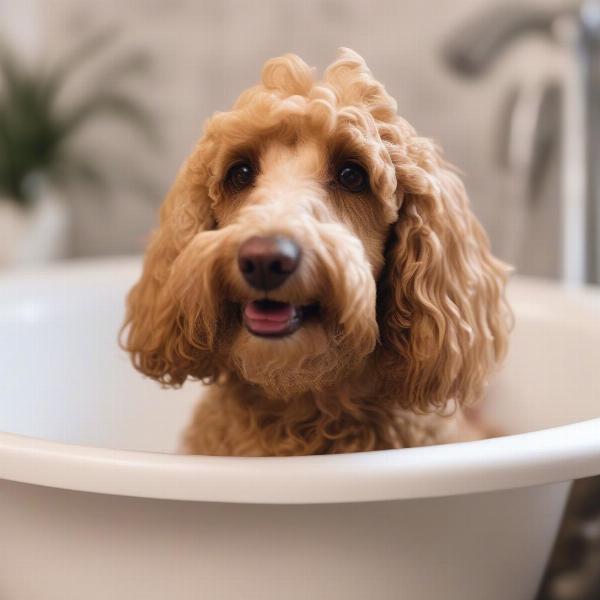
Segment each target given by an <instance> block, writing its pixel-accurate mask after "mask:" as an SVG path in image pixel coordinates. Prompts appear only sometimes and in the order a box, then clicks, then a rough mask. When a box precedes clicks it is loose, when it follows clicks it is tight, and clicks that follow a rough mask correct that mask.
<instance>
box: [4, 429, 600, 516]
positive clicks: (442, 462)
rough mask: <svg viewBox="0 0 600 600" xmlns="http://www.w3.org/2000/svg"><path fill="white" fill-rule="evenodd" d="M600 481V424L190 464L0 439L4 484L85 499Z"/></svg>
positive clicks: (401, 495)
mask: <svg viewBox="0 0 600 600" xmlns="http://www.w3.org/2000/svg"><path fill="white" fill-rule="evenodd" d="M597 474H600V418H596V419H590V420H588V421H581V422H578V423H573V424H570V425H563V426H560V427H553V428H550V429H544V430H540V431H534V432H528V433H522V434H516V435H509V436H504V437H500V438H494V439H488V440H480V441H475V442H464V443H458V444H450V445H446V446H429V447H421V448H406V449H401V450H380V451H374V452H363V453H353V454H339V455H325V456H294V457H266V458H263V457H261V458H246V457H244V458H241V457H218V456H185V455H175V454H160V453H154V452H141V451H131V450H113V449H108V448H95V447H92V446H77V445H71V444H64V443H59V442H51V441H47V440H43V439H38V438H32V437H28V436H21V435H16V434H10V433H0V479H7V480H10V481H16V482H20V483H28V484H34V485H42V486H46V487H53V488H60V489H68V490H74V491H80V492H94V493H101V494H111V495H117V496H134V497H141V498H157V499H164V500H187V501H200V502H227V503H242V504H325V503H352V502H371V501H382V500H403V499H411V498H432V497H439V496H454V495H460V494H473V493H481V492H491V491H496V490H504V489H514V488H520V487H528V486H533V485H543V484H549V483H556V482H560V481H570V480H573V479H580V478H583V477H589V476H592V475H597Z"/></svg>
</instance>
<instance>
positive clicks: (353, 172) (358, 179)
mask: <svg viewBox="0 0 600 600" xmlns="http://www.w3.org/2000/svg"><path fill="white" fill-rule="evenodd" d="M337 181H338V183H339V184H340V185H341V186H342V187H343V188H344V189H346V190H348V191H349V192H354V193H358V192H363V191H364V190H366V189H367V187H368V186H369V177H368V175H367V172H366V171H365V170H364V169H363V168H362V167H361V166H360V165H359V164H357V163H344V164H343V165H342V166H341V167H340V168H339V169H338V171H337Z"/></svg>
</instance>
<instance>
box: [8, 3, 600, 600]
mask: <svg viewBox="0 0 600 600" xmlns="http://www.w3.org/2000/svg"><path fill="white" fill-rule="evenodd" d="M582 15H584V17H585V19H584V18H583V17H582ZM584 21H585V25H582V23H583V22H584ZM598 30H600V9H598V7H597V5H596V4H595V3H594V2H588V3H587V4H585V5H579V4H577V3H569V4H565V3H564V2H562V3H560V2H551V1H550V0H546V1H541V0H540V1H538V2H533V1H525V0H523V1H522V2H518V3H514V4H511V3H507V2H504V0H370V1H369V2H367V1H366V0H304V1H303V2H295V1H292V0H261V1H257V0H254V1H250V0H224V1H219V0H129V1H126V2H124V1H123V0H103V1H102V2H91V1H83V0H44V1H42V0H19V2H15V1H14V0H0V269H11V268H16V267H19V266H23V265H36V264H42V263H46V262H50V261H56V260H61V259H70V258H76V257H90V256H101V255H116V254H119V255H121V254H137V253H141V252H142V250H143V248H144V245H145V242H146V239H147V235H148V233H149V231H150V230H151V229H152V228H153V226H154V225H155V222H156V217H157V208H158V206H159V204H160V202H161V200H162V198H163V196H164V194H165V192H166V191H167V189H168V187H169V185H170V183H171V182H172V180H173V179H174V176H175V173H176V171H177V169H178V167H179V165H180V163H181V162H182V161H183V159H184V158H185V157H186V156H187V154H188V153H189V152H190V150H191V148H192V147H193V145H194V143H195V141H196V140H197V138H198V137H199V135H200V132H201V129H202V124H203V121H204V120H205V119H206V118H207V117H208V116H209V115H211V113H213V112H214V111H215V110H223V109H227V108H228V107H229V106H230V105H231V104H232V102H233V101H234V100H235V98H236V97H237V96H238V94H239V93H240V92H241V91H242V90H243V89H245V88H246V87H248V86H249V85H252V84H253V83H255V82H256V81H257V79H258V77H259V74H260V69H261V66H262V64H263V62H264V61H265V60H266V59H268V58H270V57H272V56H276V55H279V54H282V53H285V52H295V53H298V54H299V55H300V56H302V57H303V58H304V59H305V60H306V61H307V62H308V63H309V64H311V65H314V66H316V67H317V68H318V69H319V70H322V69H323V68H324V67H326V66H327V64H328V63H329V62H330V61H331V60H332V59H333V58H334V56H335V52H336V48H337V47H338V46H342V45H343V46H349V47H351V48H353V49H354V50H356V51H358V52H359V53H360V54H362V55H363V56H364V57H365V59H366V60H367V63H368V64H369V66H370V68H371V69H372V71H373V72H374V74H375V76H376V77H377V78H378V79H380V80H381V81H382V82H384V83H385V85H386V87H387V89H388V91H389V92H390V93H391V94H392V95H393V96H394V97H395V98H396V99H397V100H398V104H399V112H400V114H401V115H403V116H404V117H406V118H407V119H408V120H409V121H410V122H412V123H413V125H415V127H416V128H417V130H418V131H419V132H420V133H421V134H422V135H426V136H430V137H433V138H434V139H435V140H436V141H437V142H438V143H439V144H440V145H441V146H442V147H443V148H444V150H445V154H446V156H447V158H448V159H449V160H450V161H451V162H453V163H454V164H456V165H458V166H459V167H460V169H461V170H462V172H463V173H464V179H465V181H466V185H467V189H468V191H469V193H470V197H471V201H472V204H473V209H474V211H475V213H476V214H477V215H478V217H479V218H480V220H481V221H482V223H483V225H484V226H485V228H486V229H487V231H488V232H489V235H490V238H491V240H492V245H493V247H494V250H495V252H496V253H497V254H498V255H499V256H500V257H502V258H504V259H506V260H508V261H510V262H511V263H513V264H514V265H516V267H517V271H518V272H519V273H521V274H525V275H534V276H541V277H551V278H557V279H563V280H567V281H570V282H572V283H573V282H574V283H584V282H595V283H598V282H599V277H598V275H597V269H598V268H599V267H600V265H597V264H596V262H595V261H596V258H594V252H595V249H597V245H598V241H597V238H598V237H600V236H598V231H600V226H598V227H596V225H594V223H596V224H598V223H600V221H598V219H600V203H598V204H597V205H592V204H591V203H590V200H589V198H590V197H591V192H590V190H592V191H593V189H592V188H594V185H595V182H594V181H592V179H593V178H592V177H591V175H590V173H592V171H593V169H591V168H588V169H587V170H586V167H585V165H588V167H589V166H590V165H591V166H593V157H594V152H595V146H594V144H593V141H594V139H596V138H594V137H593V136H592V135H585V133H586V132H590V131H593V130H594V127H595V125H594V123H593V122H591V121H589V119H591V118H593V116H594V115H593V114H591V112H590V110H589V107H590V106H591V105H592V104H591V103H592V102H593V99H594V94H595V93H597V90H596V88H595V87H594V81H595V77H596V76H597V75H596V74H595V71H594V68H595V64H596V63H595V62H594V60H595V59H596V54H595V53H596V50H597V48H599V47H600V43H597V42H596V41H595V38H594V34H595V33H596V32H597V31H598ZM599 64H600V61H599ZM598 73H600V70H598ZM598 89H599V90H600V87H598ZM597 104H598V106H599V107H600V101H599V102H598V103H597ZM586 107H587V108H586ZM586 110H587V112H586ZM590 115H591V116H590ZM586 120H587V121H586ZM598 133H599V136H598V139H600V129H599V130H598ZM567 190H568V193H566V191H567ZM589 223H592V226H590V225H589ZM590 227H591V228H590ZM596 256H597V253H596ZM590 257H591V258H590ZM595 269H596V270H595ZM585 486H587V487H585ZM594 486H595V487H599V486H598V484H597V483H595V482H594V481H591V482H587V483H584V484H580V486H579V489H580V490H583V491H580V493H579V495H577V494H575V495H574V497H573V500H572V509H571V511H570V513H569V514H570V515H571V519H570V520H567V521H566V522H565V526H564V528H563V533H562V536H561V540H560V541H559V543H558V546H557V551H556V552H555V554H554V558H553V560H552V563H551V569H550V571H549V575H548V578H547V581H546V582H545V584H544V586H543V589H542V591H541V592H540V600H542V599H544V600H571V599H572V600H576V599H582V600H583V599H584V598H585V599H592V598H593V599H596V600H597V599H598V598H600V586H599V584H598V580H599V579H600V577H599V571H600V568H599V566H600V565H598V564H596V563H600V555H599V552H600V542H599V541H598V539H599V535H598V530H599V529H600V525H598V523H600V521H598V513H599V512H600V509H597V508H596V507H597V506H598V504H599V502H598V501H597V498H598V496H599V494H596V495H595V496H594V495H590V493H589V491H590V489H592V488H593V487H594ZM590 498H592V499H595V501H591V500H590ZM594 527H595V529H594Z"/></svg>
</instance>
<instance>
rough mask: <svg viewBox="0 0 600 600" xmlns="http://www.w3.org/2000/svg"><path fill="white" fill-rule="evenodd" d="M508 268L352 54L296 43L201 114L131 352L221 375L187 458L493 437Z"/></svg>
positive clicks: (459, 190) (132, 301) (158, 242)
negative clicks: (318, 70) (486, 411)
mask: <svg viewBox="0 0 600 600" xmlns="http://www.w3.org/2000/svg"><path fill="white" fill-rule="evenodd" d="M507 271H508V270H507V267H506V266H505V265H504V264H502V263H501V262H500V261H498V260H496V259H495V258H494V257H493V256H492V255H491V253H490V249H489V244H488V240H487V237H486V235H485V233H484V232H483V230H482V228H481V226H480V225H479V223H478V222H477V220H476V219H475V217H474V216H473V214H472V213H471V212H470V210H469V206H468V200H467V197H466V195H465V191H464V188H463V185H462V183H461V181H460V180H459V178H458V177H457V176H456V175H455V174H454V172H453V171H452V170H451V169H450V168H449V167H448V165H447V164H446V163H445V162H444V161H443V160H442V158H441V157H440V154H439V152H438V150H437V149H436V147H435V145H434V144H433V143H432V142H431V141H430V140H429V139H426V138H423V137H419V136H418V135H417V134H416V132H415V130H414V129H413V128H412V127H411V126H410V125H409V124H408V123H407V122H406V121H404V120H403V119H402V118H400V117H399V116H398V115H397V114H396V102H395V101H394V100H393V98H391V97H390V96H389V95H388V94H387V93H386V91H385V89H384V87H383V86H382V85H381V84H380V83H379V82H378V81H376V80H375V79H374V78H373V76H372V74H371V72H370V71H369V69H368V67H367V66H366V64H365V62H364V61H363V59H362V58H361V57H360V56H358V55H357V54H356V53H354V52H352V51H351V50H347V49H342V50H341V51H340V53H339V56H338V58H337V60H336V61H335V62H334V63H333V64H332V65H331V66H330V67H329V68H328V69H327V70H326V72H325V74H324V77H323V80H322V81H316V80H315V78H314V76H313V71H312V70H311V69H310V68H309V67H308V66H307V65H306V64H305V63H304V62H303V61H302V60H301V59H300V58H298V57H297V56H295V55H292V54H288V55H285V56H282V57H280V58H276V59H273V60H270V61H268V62H267V63H266V64H265V66H264V68H263V72H262V81H261V83H260V84H259V85H257V86H255V87H253V88H250V89H249V90H247V91H245V92H244V93H243V94H242V95H241V96H240V98H239V99H238V101H237V102H236V104H235V105H234V107H233V110H231V111H229V112H223V113H217V114H215V115H214V116H213V117H211V118H210V119H209V120H208V122H207V123H206V125H205V129H204V134H203V136H202V138H201V139H200V141H199V143H198V145H197V147H196V149H195V150H194V151H193V153H192V155H191V156H190V157H189V158H188V160H187V161H186V162H185V164H184V165H183V167H182V169H181V171H180V172H179V175H178V176H177V179H176V181H175V184H174V185H173V188H172V189H171V191H170V193H169V195H168V197H167V199H166V200H165V202H164V204H163V206H162V209H161V213H160V228H159V229H158V231H157V232H156V234H155V235H154V237H153V239H152V241H151V243H150V246H149V248H148V250H147V254H146V259H145V264H144V271H143V274H142V277H141V279H140V281H139V282H138V283H137V285H136V286H135V287H134V288H133V290H132V291H131V293H130V295H129V297H128V312H127V319H126V324H125V333H126V336H125V342H124V346H125V347H126V348H127V350H128V351H129V352H131V354H132V357H133V362H134V365H135V366H136V368H137V369H139V370H140V371H141V372H142V373H145V374H146V375H148V376H150V377H152V378H154V379H156V380H158V381H159V382H161V383H163V384H165V385H169V386H179V385H181V384H183V382H184V381H185V380H186V379H187V378H192V379H198V380H203V381H206V382H209V383H210V384H211V385H210V386H209V387H208V389H207V391H206V393H205V394H204V396H203V397H202V399H201V401H200V403H199V405H198V407H197V410H196V413H195V416H194V418H193V422H192V423H191V425H190V426H189V427H188V429H187V431H186V433H185V437H184V449H185V451H186V452H190V453H195V454H212V455H238V456H269V455H294V454H320V453H334V452H354V451H364V450H378V449H386V448H402V447H407V446H416V445H424V444H435V443H444V442H451V441H458V440H467V439H473V438H477V437H482V435H483V433H482V429H480V428H479V427H478V426H477V425H476V424H475V423H474V422H472V421H471V420H470V419H469V418H467V417H466V416H465V411H464V410H463V407H465V406H468V405H470V404H471V403H473V402H474V401H476V400H478V399H479V398H480V397H481V395H482V392H483V389H484V386H485V383H486V380H487V378H488V376H489V375H490V373H491V372H492V370H493V369H494V366H495V365H496V364H497V362H498V361H499V359H500V358H501V357H502V356H503V354H504V351H505V346H506V340H507V331H508V326H509V311H508V308H507V306H506V304H505V301H504V296H503V291H504V284H505V281H506V277H507Z"/></svg>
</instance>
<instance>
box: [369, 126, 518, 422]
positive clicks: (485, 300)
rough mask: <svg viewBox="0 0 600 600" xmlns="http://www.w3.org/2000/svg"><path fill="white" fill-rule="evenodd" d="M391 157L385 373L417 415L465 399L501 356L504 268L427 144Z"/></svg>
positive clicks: (456, 182) (383, 304)
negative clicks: (393, 214) (393, 186)
mask: <svg viewBox="0 0 600 600" xmlns="http://www.w3.org/2000/svg"><path fill="white" fill-rule="evenodd" d="M392 160H393V162H394V164H395V167H396V176H397V181H398V194H399V195H400V196H401V197H402V202H401V203H400V209H399V211H398V220H397V222H396V223H395V224H394V225H393V228H392V232H391V236H390V240H389V242H388V248H387V251H386V265H385V269H384V272H383V274H382V276H381V278H380V282H379V290H378V302H379V305H378V320H379V327H380V336H381V348H380V351H381V353H382V360H380V361H379V364H380V365H381V367H382V377H383V378H384V381H387V382H388V385H389V386H392V387H394V388H395V390H396V392H400V393H401V402H402V404H403V405H404V406H406V407H409V408H411V409H413V410H415V409H416V410H420V411H430V410H434V409H440V408H443V407H444V406H445V405H446V403H447V402H448V401H449V400H455V401H457V402H459V403H469V402H471V401H474V400H477V399H478V398H479V397H480V396H481V394H482V390H483V387H484V385H485V383H486V380H487V378H488V376H489V375H490V373H491V372H492V370H493V368H494V366H495V365H496V363H497V362H498V361H499V360H500V359H501V358H502V357H503V355H504V353H505V350H506V345H507V336H508V331H509V329H510V325H511V315H510V310H509V309H508V307H507V304H506V302H505V299H504V286H505V283H506V279H507V276H508V273H509V271H510V269H509V268H508V266H507V265H505V264H504V263H502V262H501V261H499V260H497V259H496V258H494V257H493V256H492V254H491V251H490V246H489V241H488V238H487V236H486V234H485V232H484V230H483V228H482V227H481V225H480V224H479V222H478V221H477V219H476V217H475V216H474V215H473V214H472V213H471V211H470V209H469V202H468V199H467V196H466V193H465V189H464V186H463V184H462V182H461V180H460V179H459V177H458V176H457V175H456V174H455V173H454V172H453V171H452V170H451V169H450V168H449V167H448V165H446V164H445V163H444V161H443V160H442V159H441V157H440V155H439V153H438V151H437V150H436V148H435V147H434V145H433V144H432V143H431V141H430V140H427V139H425V138H418V137H416V136H415V137H414V138H412V140H411V141H410V142H409V143H408V144H407V145H406V147H404V148H402V149H401V150H400V151H399V152H397V153H396V155H395V156H392Z"/></svg>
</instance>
